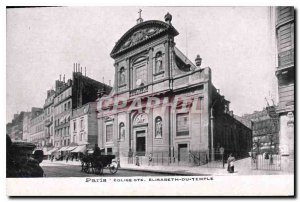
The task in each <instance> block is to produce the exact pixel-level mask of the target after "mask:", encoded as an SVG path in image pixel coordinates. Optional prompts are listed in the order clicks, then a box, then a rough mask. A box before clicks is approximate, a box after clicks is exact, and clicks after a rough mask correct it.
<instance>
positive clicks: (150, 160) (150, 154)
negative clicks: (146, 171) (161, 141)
mask: <svg viewBox="0 0 300 202" xmlns="http://www.w3.org/2000/svg"><path fill="white" fill-rule="evenodd" d="M151 163H152V153H149V156H148V165H149V166H150V165H151Z"/></svg>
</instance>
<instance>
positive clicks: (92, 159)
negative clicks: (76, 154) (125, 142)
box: [81, 155, 118, 175]
mask: <svg viewBox="0 0 300 202" xmlns="http://www.w3.org/2000/svg"><path fill="white" fill-rule="evenodd" d="M104 168H108V169H109V171H110V173H111V174H115V173H116V172H117V171H118V162H117V161H116V160H115V155H99V156H93V155H85V156H83V157H82V158H81V171H82V172H85V173H94V174H97V175H101V174H103V169H104Z"/></svg>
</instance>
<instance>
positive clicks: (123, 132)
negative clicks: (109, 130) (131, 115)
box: [119, 122, 125, 140]
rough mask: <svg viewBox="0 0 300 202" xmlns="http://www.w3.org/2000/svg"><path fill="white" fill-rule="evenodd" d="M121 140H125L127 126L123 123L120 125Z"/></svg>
mask: <svg viewBox="0 0 300 202" xmlns="http://www.w3.org/2000/svg"><path fill="white" fill-rule="evenodd" d="M119 140H125V124H124V123H123V122H121V123H120V125H119Z"/></svg>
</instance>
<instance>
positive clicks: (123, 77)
mask: <svg viewBox="0 0 300 202" xmlns="http://www.w3.org/2000/svg"><path fill="white" fill-rule="evenodd" d="M124 83H125V69H124V67H122V68H121V70H120V84H124Z"/></svg>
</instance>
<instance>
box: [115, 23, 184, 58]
mask: <svg viewBox="0 0 300 202" xmlns="http://www.w3.org/2000/svg"><path fill="white" fill-rule="evenodd" d="M165 34H171V35H173V36H176V35H178V32H177V30H176V29H175V28H174V27H173V26H172V25H170V24H167V23H165V22H162V21H158V20H150V21H146V22H142V23H139V24H137V25H136V26H134V27H132V28H131V29H130V30H128V31H127V32H126V33H125V34H124V35H123V36H122V37H121V38H120V39H119V40H118V42H117V43H116V45H115V47H114V48H113V50H112V52H111V54H110V55H111V57H112V58H115V57H117V56H118V55H120V54H122V53H124V52H125V51H128V50H130V49H132V48H134V47H137V46H138V45H142V44H144V43H147V42H148V41H150V40H152V39H154V38H156V37H159V36H163V35H165Z"/></svg>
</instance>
